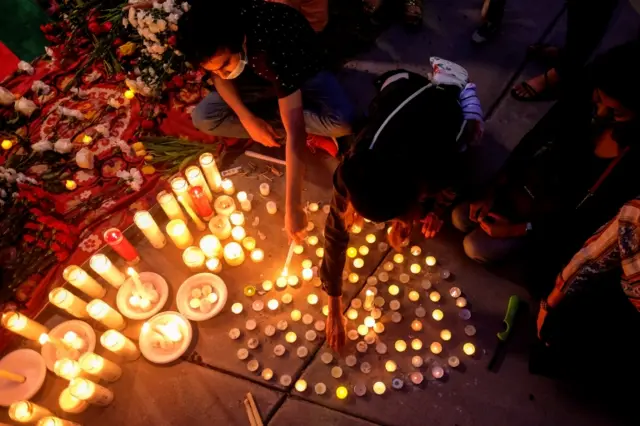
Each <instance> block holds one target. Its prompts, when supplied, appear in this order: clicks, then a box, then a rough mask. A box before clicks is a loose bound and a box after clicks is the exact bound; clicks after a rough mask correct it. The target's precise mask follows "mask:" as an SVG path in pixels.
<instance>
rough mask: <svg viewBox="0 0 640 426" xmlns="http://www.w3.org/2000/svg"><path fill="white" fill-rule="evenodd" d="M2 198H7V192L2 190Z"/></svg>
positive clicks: (0, 195) (0, 191)
mask: <svg viewBox="0 0 640 426" xmlns="http://www.w3.org/2000/svg"><path fill="white" fill-rule="evenodd" d="M0 198H7V191H5V190H4V189H2V188H0Z"/></svg>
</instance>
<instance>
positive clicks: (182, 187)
mask: <svg viewBox="0 0 640 426" xmlns="http://www.w3.org/2000/svg"><path fill="white" fill-rule="evenodd" d="M169 184H170V185H171V189H172V190H173V193H174V194H175V196H176V199H177V200H178V201H180V197H182V198H183V201H184V202H183V203H182V205H183V206H184V205H185V204H186V205H188V206H189V207H191V208H192V209H193V201H192V200H191V196H190V195H189V184H188V183H187V180H186V179H185V178H183V177H182V176H175V177H173V178H172V179H170V180H169Z"/></svg>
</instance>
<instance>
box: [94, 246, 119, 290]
mask: <svg viewBox="0 0 640 426" xmlns="http://www.w3.org/2000/svg"><path fill="white" fill-rule="evenodd" d="M89 265H90V266H91V269H93V270H94V271H95V272H96V273H98V275H100V276H101V277H102V278H103V279H104V280H105V281H106V282H108V283H109V284H111V285H112V286H114V287H115V288H120V286H121V285H122V284H123V283H124V282H125V280H126V279H127V277H126V276H125V275H124V274H123V273H122V271H120V270H119V269H118V268H116V267H115V266H114V265H113V263H111V260H109V258H108V257H107V256H105V255H104V254H94V255H93V256H91V261H90V262H89Z"/></svg>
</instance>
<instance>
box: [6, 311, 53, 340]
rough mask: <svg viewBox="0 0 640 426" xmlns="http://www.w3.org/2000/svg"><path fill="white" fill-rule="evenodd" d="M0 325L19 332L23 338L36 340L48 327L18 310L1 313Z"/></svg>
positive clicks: (47, 330) (46, 331)
mask: <svg viewBox="0 0 640 426" xmlns="http://www.w3.org/2000/svg"><path fill="white" fill-rule="evenodd" d="M2 326H3V327H4V328H6V329H7V330H9V331H11V332H13V333H16V334H19V335H20V336H22V337H24V338H25V339H29V340H35V341H38V339H39V338H40V335H41V334H43V333H44V334H46V333H48V332H49V329H48V328H47V327H45V326H44V325H42V324H40V323H38V322H35V321H33V320H31V319H29V318H27V317H26V316H24V315H23V314H21V313H18V312H5V313H4V314H3V315H2Z"/></svg>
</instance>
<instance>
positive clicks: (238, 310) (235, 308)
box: [231, 303, 244, 315]
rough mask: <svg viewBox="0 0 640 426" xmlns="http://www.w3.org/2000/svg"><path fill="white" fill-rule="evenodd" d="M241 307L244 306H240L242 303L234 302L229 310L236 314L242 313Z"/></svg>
mask: <svg viewBox="0 0 640 426" xmlns="http://www.w3.org/2000/svg"><path fill="white" fill-rule="evenodd" d="M243 309H244V308H243V307H242V303H234V304H233V305H231V312H233V313H234V314H236V315H237V314H240V313H242V310H243Z"/></svg>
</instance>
